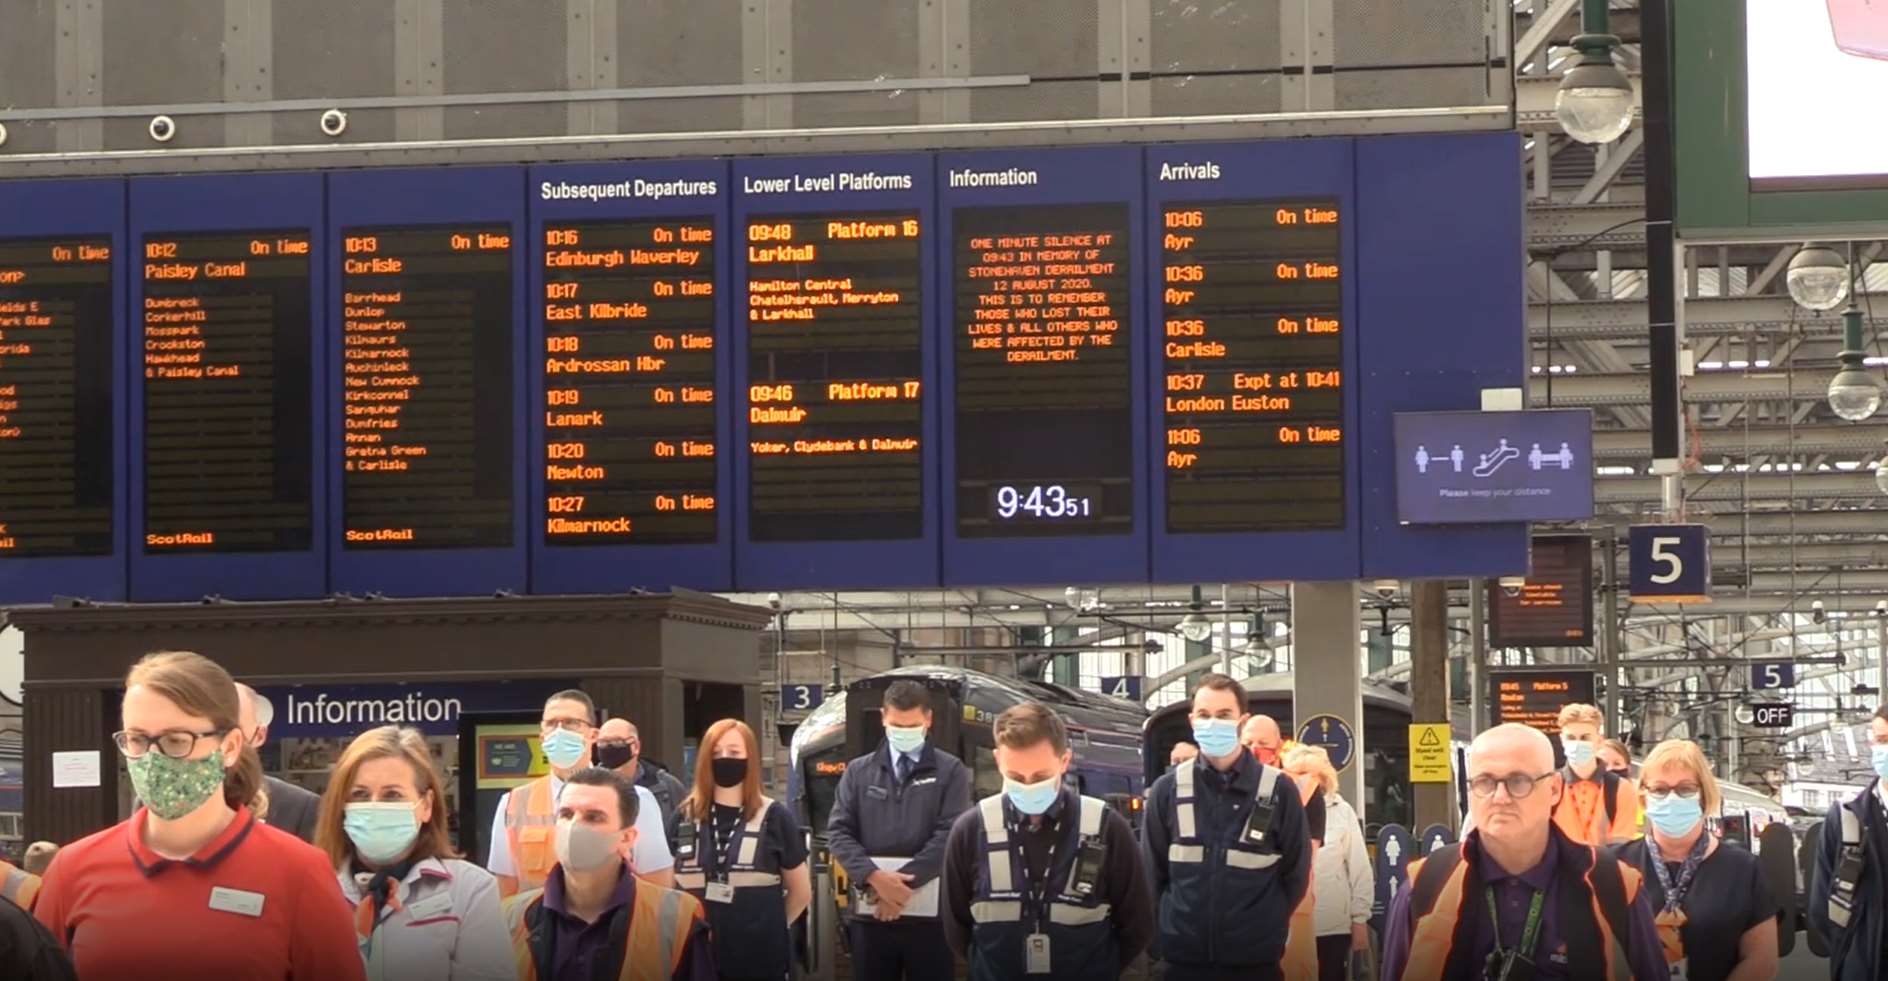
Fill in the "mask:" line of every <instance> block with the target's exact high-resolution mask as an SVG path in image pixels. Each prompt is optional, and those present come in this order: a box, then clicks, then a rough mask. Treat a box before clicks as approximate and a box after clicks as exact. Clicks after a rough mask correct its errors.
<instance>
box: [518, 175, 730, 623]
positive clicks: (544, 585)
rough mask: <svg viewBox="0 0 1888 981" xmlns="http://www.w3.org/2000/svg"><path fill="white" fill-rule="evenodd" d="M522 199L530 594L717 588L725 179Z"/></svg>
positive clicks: (542, 186)
mask: <svg viewBox="0 0 1888 981" xmlns="http://www.w3.org/2000/svg"><path fill="white" fill-rule="evenodd" d="M527 187H528V194H529V197H530V199H531V222H530V228H531V238H532V247H531V253H530V270H531V273H530V287H529V291H528V292H529V298H528V304H527V305H528V307H529V308H530V310H531V340H530V346H529V350H530V351H531V352H532V353H531V365H532V367H531V370H530V371H529V372H528V374H529V377H530V379H531V390H530V397H529V402H528V410H527V411H528V413H529V415H530V418H531V420H532V426H531V448H530V453H529V456H528V458H527V459H528V470H529V472H530V478H531V479H530V481H529V483H530V487H531V498H530V501H531V503H530V507H531V510H530V519H529V522H528V523H527V527H529V528H530V529H531V532H532V533H531V588H532V589H533V590H534V591H536V592H540V593H564V592H619V591H625V590H628V589H631V588H637V587H640V588H645V589H667V588H670V587H673V586H685V587H688V588H690V589H702V590H712V589H728V588H730V587H731V586H732V585H733V555H734V552H733V542H732V538H733V534H732V514H733V508H732V506H731V502H732V498H731V496H730V495H729V494H728V492H727V488H728V485H729V483H730V479H729V477H730V473H731V471H732V464H731V463H730V460H731V459H732V457H733V453H731V452H729V449H728V448H729V446H730V445H731V436H730V430H729V419H728V412H727V407H726V406H725V405H724V404H723V401H724V397H725V394H726V391H727V385H726V380H727V378H728V375H729V370H728V361H729V354H728V347H729V345H728V343H727V323H728V317H727V310H728V290H727V288H726V286H727V269H728V235H727V225H728V218H727V208H726V207H725V204H724V203H725V201H726V198H727V188H728V165H727V164H726V162H724V161H702V162H678V163H637V164H608V165H573V166H566V167H538V168H533V169H532V171H531V176H530V180H529V181H528V182H527Z"/></svg>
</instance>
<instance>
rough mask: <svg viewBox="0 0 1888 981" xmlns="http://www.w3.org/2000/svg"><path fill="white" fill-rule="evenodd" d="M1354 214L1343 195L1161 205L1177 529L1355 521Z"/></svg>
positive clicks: (1169, 446) (1170, 468) (1318, 526)
mask: <svg viewBox="0 0 1888 981" xmlns="http://www.w3.org/2000/svg"><path fill="white" fill-rule="evenodd" d="M1341 220H1342V214H1341V209H1340V207H1339V205H1338V202H1337V201H1335V200H1329V199H1318V200H1282V201H1211V202H1184V203H1172V204H1169V205H1167V207H1166V208H1165V210H1164V211H1163V213H1162V214H1161V215H1160V224H1161V230H1160V236H1161V255H1162V257H1163V259H1164V262H1165V266H1164V269H1163V275H1162V283H1161V284H1160V289H1161V312H1162V321H1163V329H1162V332H1161V333H1162V338H1161V350H1162V353H1163V360H1162V363H1163V364H1164V366H1165V370H1164V373H1163V378H1164V385H1163V389H1164V391H1162V393H1161V396H1162V399H1163V402H1162V404H1163V407H1164V409H1163V417H1164V421H1165V428H1164V432H1165V434H1166V435H1165V447H1164V451H1165V452H1164V454H1163V456H1162V459H1163V460H1164V464H1163V466H1162V468H1161V469H1162V472H1163V473H1164V475H1165V479H1166V490H1167V495H1166V497H1167V507H1166V511H1167V514H1166V527H1167V531H1168V532H1169V533H1224V532H1268V531H1305V530H1329V529H1336V528H1342V527H1344V503H1345V491H1344V486H1345V466H1344V388H1343V363H1344V338H1343V319H1344V287H1343V282H1342V275H1343V270H1342V262H1341V253H1342V245H1343V240H1342V232H1341Z"/></svg>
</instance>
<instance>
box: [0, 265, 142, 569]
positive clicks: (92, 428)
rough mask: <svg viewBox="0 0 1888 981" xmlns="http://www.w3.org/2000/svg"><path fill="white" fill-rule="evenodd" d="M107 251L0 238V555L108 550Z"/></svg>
mask: <svg viewBox="0 0 1888 981" xmlns="http://www.w3.org/2000/svg"><path fill="white" fill-rule="evenodd" d="M112 254H113V253H112V241H111V238H110V236H105V235H97V236H82V237H81V236H68V237H63V238H28V239H0V561H4V560H10V559H32V558H52V557H67V556H87V555H110V554H111V552H112V551H113V538H112V484H113V469H114V468H113V464H112V458H113V447H112V379H111V374H112V306H113V303H112Z"/></svg>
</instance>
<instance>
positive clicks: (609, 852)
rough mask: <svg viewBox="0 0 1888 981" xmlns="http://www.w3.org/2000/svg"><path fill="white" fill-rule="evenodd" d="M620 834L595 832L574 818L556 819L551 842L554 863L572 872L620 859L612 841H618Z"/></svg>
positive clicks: (593, 867) (602, 865) (615, 832)
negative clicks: (555, 830)
mask: <svg viewBox="0 0 1888 981" xmlns="http://www.w3.org/2000/svg"><path fill="white" fill-rule="evenodd" d="M622 834H623V833H622V832H621V831H598V830H597V829H595V828H592V827H590V826H589V825H587V824H578V823H577V822H575V821H559V822H557V837H556V838H554V839H553V840H552V843H551V844H552V847H553V848H554V849H556V851H557V861H558V864H560V865H562V866H564V867H565V868H567V869H570V870H571V871H573V872H590V871H594V870H596V869H600V868H602V867H604V866H605V865H608V864H610V863H611V862H612V861H621V858H620V857H619V856H618V855H617V852H616V844H617V842H618V841H620V840H622Z"/></svg>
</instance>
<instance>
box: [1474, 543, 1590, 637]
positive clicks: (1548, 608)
mask: <svg viewBox="0 0 1888 981" xmlns="http://www.w3.org/2000/svg"><path fill="white" fill-rule="evenodd" d="M1487 589H1488V643H1489V646H1491V647H1588V646H1591V645H1592V643H1593V539H1592V537H1591V536H1588V535H1538V536H1536V537H1535V538H1534V545H1533V554H1532V558H1531V563H1530V566H1529V569H1528V573H1527V578H1526V579H1524V580H1523V581H1522V584H1521V586H1520V587H1519V588H1515V587H1509V586H1502V585H1500V584H1499V583H1496V582H1493V581H1491V582H1489V583H1488V584H1487Z"/></svg>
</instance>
